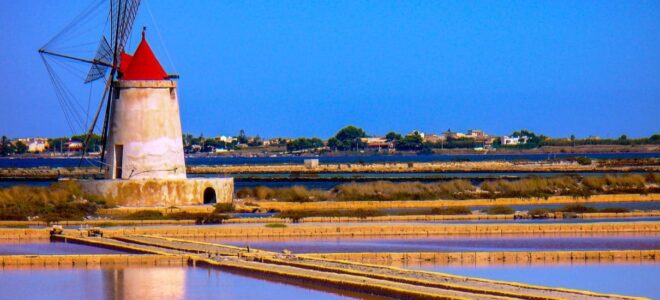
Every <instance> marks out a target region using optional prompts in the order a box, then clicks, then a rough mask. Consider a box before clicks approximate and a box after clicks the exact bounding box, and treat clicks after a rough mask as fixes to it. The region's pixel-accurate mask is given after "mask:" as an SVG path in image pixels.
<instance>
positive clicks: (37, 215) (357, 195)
mask: <svg viewBox="0 0 660 300" xmlns="http://www.w3.org/2000/svg"><path fill="white" fill-rule="evenodd" d="M659 183H660V175H658V174H648V175H646V176H642V175H638V174H626V175H606V176H602V177H592V176H589V177H584V178H580V177H576V176H557V177H531V178H525V179H520V180H514V181H507V180H493V181H486V182H483V183H482V184H480V185H478V186H477V185H473V184H471V183H470V182H469V181H467V180H452V181H448V182H436V183H419V182H404V183H393V182H382V181H381V182H372V183H349V184H343V185H340V186H338V187H337V188H335V189H332V190H330V191H325V190H308V189H306V188H304V187H301V186H296V187H292V188H281V189H271V188H267V187H256V188H250V189H241V190H239V191H238V196H239V197H240V198H250V199H251V200H250V201H255V200H269V201H292V202H311V201H328V200H330V201H362V200H370V201H394V200H427V199H453V200H464V199H478V198H490V199H495V198H501V197H521V198H524V197H550V196H558V195H564V196H567V195H568V196H574V197H586V196H590V195H595V194H618V193H633V194H645V193H656V192H658V191H659V190H660V188H659V187H658V185H659ZM255 202H257V201H255ZM257 203H258V202H257ZM99 208H107V204H106V203H105V201H103V199H99V198H97V197H94V196H92V195H85V194H84V193H83V192H82V191H81V189H80V187H79V186H78V184H76V183H75V182H58V183H56V184H54V185H52V186H50V187H26V186H16V187H10V188H3V189H0V220H41V221H46V222H52V221H59V220H82V219H84V218H85V217H88V216H95V215H96V211H97V209H99ZM173 210H174V209H173ZM233 210H234V207H233V206H232V205H223V204H219V205H217V206H216V209H215V211H213V212H212V213H210V214H209V213H189V212H185V211H181V212H175V213H162V212H159V211H138V212H135V213H133V214H129V215H126V216H123V217H121V219H128V220H163V219H169V220H196V221H197V223H201V224H207V223H222V222H223V220H225V219H227V218H228V217H227V216H226V215H224V214H223V213H226V212H231V211H233ZM587 210H589V211H586V212H590V211H594V209H590V208H587ZM618 211H622V209H619V210H618ZM468 212H469V209H467V208H464V207H446V208H437V209H434V210H429V211H420V214H431V215H434V214H435V215H441V214H445V215H456V214H468ZM511 212H512V210H511V209H510V208H506V207H493V208H490V209H488V210H486V211H485V213H490V214H507V213H511ZM408 213H409V212H408ZM383 214H385V213H384V212H383V211H379V210H370V209H349V210H327V211H323V210H318V211H310V210H307V211H304V212H288V211H284V212H281V214H280V216H281V217H288V218H301V217H307V216H333V217H336V216H340V217H370V216H380V215H383ZM109 222H111V221H109Z"/></svg>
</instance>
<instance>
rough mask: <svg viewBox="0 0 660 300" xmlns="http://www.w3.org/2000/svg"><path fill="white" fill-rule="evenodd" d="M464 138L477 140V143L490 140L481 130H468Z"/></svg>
mask: <svg viewBox="0 0 660 300" xmlns="http://www.w3.org/2000/svg"><path fill="white" fill-rule="evenodd" d="M465 137H466V138H470V139H474V140H478V141H484V140H487V139H489V138H490V136H489V135H488V134H486V133H485V132H484V131H483V130H479V129H470V130H468V132H467V134H466V135H465Z"/></svg>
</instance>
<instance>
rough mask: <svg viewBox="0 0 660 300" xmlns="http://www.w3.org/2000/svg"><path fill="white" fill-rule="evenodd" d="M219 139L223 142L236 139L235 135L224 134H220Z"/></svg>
mask: <svg viewBox="0 0 660 300" xmlns="http://www.w3.org/2000/svg"><path fill="white" fill-rule="evenodd" d="M219 140H220V141H221V142H225V143H231V142H233V141H234V137H231V136H224V135H223V136H220V138H219Z"/></svg>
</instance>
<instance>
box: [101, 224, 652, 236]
mask: <svg viewBox="0 0 660 300" xmlns="http://www.w3.org/2000/svg"><path fill="white" fill-rule="evenodd" d="M613 232H620V233H631V234H633V233H646V232H660V223H657V222H634V223H623V222H622V223H582V224H475V225H465V224H391V223H371V224H341V223H336V224H296V225H295V226H288V227H286V228H268V227H265V226H263V225H260V224H241V225H225V226H212V227H209V226H197V227H195V226H158V227H133V228H119V229H107V230H104V231H103V233H104V236H108V237H112V236H124V235H136V234H137V235H140V234H147V235H160V236H167V237H198V238H216V237H313V236H384V235H402V236H403V235H472V234H496V235H497V234H546V233H552V234H584V233H586V234H594V233H613Z"/></svg>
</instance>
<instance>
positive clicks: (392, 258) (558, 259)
mask: <svg viewBox="0 0 660 300" xmlns="http://www.w3.org/2000/svg"><path fill="white" fill-rule="evenodd" d="M303 256H304V257H310V258H320V259H330V260H348V261H355V262H366V263H414V262H433V263H434V264H437V265H465V264H467V265H490V264H561V263H587V262H638V263H639V262H656V261H658V260H660V250H596V251H581V250H578V251H515V252H357V253H314V254H305V255H303Z"/></svg>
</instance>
